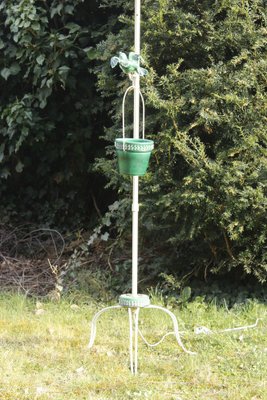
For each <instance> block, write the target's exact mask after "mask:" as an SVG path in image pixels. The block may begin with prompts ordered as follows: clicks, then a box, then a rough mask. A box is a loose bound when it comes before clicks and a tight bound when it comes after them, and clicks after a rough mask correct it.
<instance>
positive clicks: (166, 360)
mask: <svg viewBox="0 0 267 400" xmlns="http://www.w3.org/2000/svg"><path fill="white" fill-rule="evenodd" d="M103 306H104V305H103V304H97V305H96V304H95V303H93V302H90V299H84V297H77V295H76V297H75V296H73V297H72V298H71V297H68V298H66V299H63V300H62V301H61V302H60V303H52V302H44V303H42V304H38V303H37V304H36V302H35V301H34V300H29V299H26V298H24V297H22V296H16V295H10V294H5V295H4V294H2V295H0V344H1V351H0V372H1V373H0V399H1V400H26V399H27V400H35V399H38V400H39V399H40V400H48V399H53V400H63V399H64V400H82V399H83V400H90V399H92V400H97V399H101V400H105V399H112V400H113V399H152V400H165V399H170V400H171V399H173V400H193V399H194V400H204V399H205V400H206V399H207V400H215V399H216V400H219V399H223V400H227V399H229V400H230V399H231V400H241V399H244V400H265V399H267V307H266V305H264V304H261V303H258V302H256V301H255V302H252V301H250V302H248V303H247V304H245V305H239V306H236V307H234V308H233V309H231V310H228V309H227V307H217V306H216V305H215V304H210V305H207V304H206V303H204V302H203V301H201V300H196V301H194V302H191V303H188V304H187V305H186V307H183V308H182V309H178V308H177V309H172V311H173V312H174V313H175V314H176V315H177V317H178V321H179V324H180V329H181V330H182V331H185V334H184V335H183V340H184V343H185V345H186V346H187V348H189V349H191V350H195V351H197V353H198V354H197V355H196V356H190V355H187V354H185V353H183V351H182V350H181V349H180V348H179V347H178V346H177V345H176V343H175V340H174V337H173V336H168V337H167V338H166V340H165V341H164V342H163V343H162V344H161V345H160V346H158V347H156V348H152V349H151V348H147V347H146V345H145V344H143V343H141V341H140V347H139V350H140V351H139V367H140V369H139V374H138V375H137V376H136V377H135V376H132V375H131V373H130V372H129V368H128V367H129V365H128V364H129V363H128V320H127V313H126V311H125V310H119V311H111V312H110V313H109V314H105V315H103V316H102V317H101V320H100V322H99V325H98V333H97V338H96V342H95V346H94V348H93V349H92V350H87V348H86V346H87V343H88V338H89V327H90V321H91V318H92V316H93V314H94V313H95V312H96V311H97V310H99V309H101V308H102V307H103ZM257 318H262V320H260V321H259V323H258V326H257V327H256V328H254V329H247V330H245V331H236V332H227V333H220V334H213V335H203V334H201V335H195V334H194V328H195V327H197V326H206V327H207V328H209V329H211V330H214V331H215V330H220V329H225V328H230V327H237V326H242V325H250V324H253V323H255V321H256V319H257ZM170 328H171V324H170V320H169V319H168V317H167V316H165V315H164V314H161V313H160V312H158V311H155V310H141V330H142V331H143V333H144V334H145V336H146V337H147V339H149V340H150V341H153V340H159V339H160V337H161V336H162V334H164V333H166V332H167V331H169V330H170Z"/></svg>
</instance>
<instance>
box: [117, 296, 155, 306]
mask: <svg viewBox="0 0 267 400" xmlns="http://www.w3.org/2000/svg"><path fill="white" fill-rule="evenodd" d="M119 305H120V306H122V307H128V308H139V307H147V306H149V305H150V299H149V297H148V296H147V295H146V294H137V295H136V296H134V295H133V294H130V293H127V294H122V295H121V296H120V297H119Z"/></svg>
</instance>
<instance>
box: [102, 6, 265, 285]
mask: <svg viewBox="0 0 267 400" xmlns="http://www.w3.org/2000/svg"><path fill="white" fill-rule="evenodd" d="M114 3H116V2H113V4H112V7H113V8H114ZM142 3H143V6H142V15H143V23H142V38H143V43H142V47H143V54H142V55H143V58H144V59H145V60H146V64H147V65H146V68H148V69H149V77H148V78H145V79H142V87H143V91H144V93H145V98H146V103H147V106H148V112H147V115H148V117H147V125H148V129H147V137H148V138H153V139H154V140H155V142H156V147H155V151H154V155H153V159H152V165H151V168H150V173H149V174H148V175H147V176H146V177H145V178H143V179H141V238H143V243H142V246H145V247H146V248H151V252H153V251H154V252H155V268H156V269H157V270H158V271H160V270H166V269H168V268H169V269H170V270H172V271H176V273H178V274H180V275H185V274H189V275H192V274H195V273H198V274H205V275H207V274H208V273H209V272H213V273H217V272H219V271H221V272H227V271H230V270H232V271H234V269H235V271H234V272H235V275H236V277H237V278H238V279H239V278H241V277H242V276H244V275H246V274H253V275H255V276H256V277H257V278H258V279H259V280H260V281H264V280H266V276H267V264H266V261H267V251H266V242H267V231H266V226H267V212H266V211H267V200H266V191H267V189H266V177H267V158H266V144H267V141H266V139H267V134H266V109H267V100H266V77H267V76H266V75H267V74H266V71H267V58H266V34H267V30H266V5H265V2H264V1H262V0H255V1H248V0H245V1H241V0H231V1H230V0H229V1H228V0H219V1H213V0H206V1H201V2H196V1H194V0H189V1H186V2H184V1H178V0H160V1H157V2H155V1H152V0H144V1H143V2H142ZM117 4H118V6H121V2H117ZM132 6H133V2H132V1H128V2H126V4H124V12H123V14H121V16H120V18H119V21H120V23H121V24H122V28H121V29H120V31H119V32H117V33H116V31H115V30H114V31H113V32H111V33H110V34H109V35H108V36H107V38H106V41H105V42H101V43H100V44H99V45H98V47H97V50H98V59H99V61H101V60H102V68H98V70H97V71H96V73H97V75H98V80H99V81H98V84H99V88H100V89H101V90H102V95H103V96H105V97H106V98H107V99H111V100H113V103H112V109H113V112H114V114H113V116H114V126H113V127H112V129H110V130H108V132H107V139H108V140H110V141H113V139H114V137H115V136H118V134H119V132H120V126H121V120H120V119H121V114H120V105H121V99H122V93H123V91H124V90H125V88H126V87H127V85H128V84H129V82H127V80H126V78H123V76H122V75H120V76H118V75H117V76H116V75H115V74H114V72H113V71H112V72H110V70H109V67H108V60H109V58H110V57H111V55H114V54H115V53H116V52H118V51H120V50H123V51H125V52H126V51H129V50H131V49H132V44H133V23H132V15H133V9H132ZM96 57H97V56H96ZM100 64H101V63H100ZM114 99H115V100H114ZM129 117H130V114H129ZM111 149H112V148H111V147H109V148H108V154H109V153H110V152H111V153H112V150H111ZM98 168H99V169H100V170H102V171H103V172H104V173H105V174H106V176H108V178H109V181H110V185H111V186H113V187H115V188H117V189H118V193H119V198H120V199H124V198H125V197H126V198H128V199H129V202H130V196H131V194H130V193H131V184H130V181H128V180H126V179H125V178H123V177H120V176H119V175H118V173H117V172H116V164H115V161H114V160H113V159H110V160H107V158H106V159H102V160H99V162H98ZM122 204H125V202H123V203H122ZM128 208H129V205H127V207H125V206H122V207H121V208H120V209H119V211H118V213H117V218H118V219H117V221H118V226H119V227H121V224H122V222H123V221H125V215H126V213H127V212H128ZM124 226H127V224H124ZM125 235H127V228H125ZM151 238H152V239H151ZM156 254H157V256H156ZM158 254H163V255H164V257H165V262H164V264H162V262H160V263H159V262H158V260H159V258H158ZM150 268H151V265H150Z"/></svg>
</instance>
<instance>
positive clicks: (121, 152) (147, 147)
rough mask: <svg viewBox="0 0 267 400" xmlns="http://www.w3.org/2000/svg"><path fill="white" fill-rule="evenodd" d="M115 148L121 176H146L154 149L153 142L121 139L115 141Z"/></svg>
mask: <svg viewBox="0 0 267 400" xmlns="http://www.w3.org/2000/svg"><path fill="white" fill-rule="evenodd" d="M115 147H116V152H117V157H118V166H119V172H120V173H121V174H125V175H131V176H143V175H145V173H146V171H147V168H148V163H149V158H150V155H151V152H152V150H153V148H154V142H153V140H147V139H132V138H127V139H124V138H119V139H116V140H115Z"/></svg>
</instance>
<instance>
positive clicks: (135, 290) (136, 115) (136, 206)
mask: <svg viewBox="0 0 267 400" xmlns="http://www.w3.org/2000/svg"><path fill="white" fill-rule="evenodd" d="M140 38H141V0H135V30H134V47H135V48H134V51H135V53H136V54H140V50H141V45H140ZM133 85H134V133H133V137H134V138H135V139H138V138H139V128H140V96H139V91H140V77H139V75H138V74H137V73H136V74H135V75H134V80H133ZM138 189H139V179H138V176H134V177H133V204H132V213H133V217H132V218H133V222H132V294H133V295H134V296H136V295H137V293H138V211H139V201H138Z"/></svg>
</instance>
